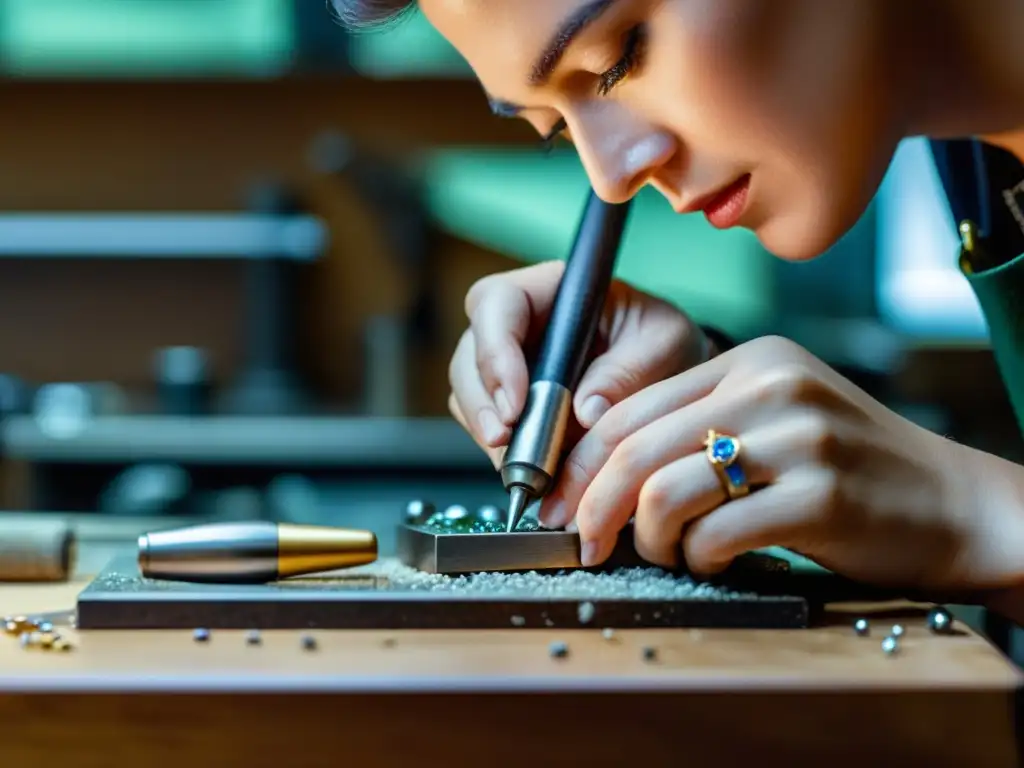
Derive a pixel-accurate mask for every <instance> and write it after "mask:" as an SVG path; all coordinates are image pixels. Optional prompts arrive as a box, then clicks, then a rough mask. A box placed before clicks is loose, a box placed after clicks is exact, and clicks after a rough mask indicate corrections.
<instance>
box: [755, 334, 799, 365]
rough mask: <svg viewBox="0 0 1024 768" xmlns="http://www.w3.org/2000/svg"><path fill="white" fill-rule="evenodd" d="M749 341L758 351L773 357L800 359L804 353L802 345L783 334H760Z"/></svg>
mask: <svg viewBox="0 0 1024 768" xmlns="http://www.w3.org/2000/svg"><path fill="white" fill-rule="evenodd" d="M750 343H751V345H752V346H753V348H754V349H756V350H757V351H758V352H759V353H764V354H765V355H770V356H771V357H775V358H780V357H781V358H783V359H794V360H801V359H803V357H804V355H805V354H806V353H805V352H804V349H803V347H801V346H800V345H799V344H797V343H796V342H794V341H791V340H790V339H787V338H786V337H785V336H762V337H761V338H759V339H755V340H754V341H752V342H750Z"/></svg>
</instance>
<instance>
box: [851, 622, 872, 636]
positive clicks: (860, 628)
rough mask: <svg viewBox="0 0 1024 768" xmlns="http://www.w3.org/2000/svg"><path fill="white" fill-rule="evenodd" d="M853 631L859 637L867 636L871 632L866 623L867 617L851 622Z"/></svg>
mask: <svg viewBox="0 0 1024 768" xmlns="http://www.w3.org/2000/svg"><path fill="white" fill-rule="evenodd" d="M853 631H854V632H856V633H857V634H858V635H860V636H861V637H867V636H868V635H869V634H871V625H870V624H868V620H867V619H857V620H856V621H855V622H853Z"/></svg>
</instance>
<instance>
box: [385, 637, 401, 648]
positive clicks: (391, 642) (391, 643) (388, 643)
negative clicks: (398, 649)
mask: <svg viewBox="0 0 1024 768" xmlns="http://www.w3.org/2000/svg"><path fill="white" fill-rule="evenodd" d="M396 645H398V641H397V640H395V638H393V637H386V638H384V647H385V648H394V647H395V646H396Z"/></svg>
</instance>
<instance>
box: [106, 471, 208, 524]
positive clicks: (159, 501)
mask: <svg viewBox="0 0 1024 768" xmlns="http://www.w3.org/2000/svg"><path fill="white" fill-rule="evenodd" d="M191 490H192V480H191V478H190V477H189V474H188V472H187V471H186V470H185V469H184V468H183V467H181V466H179V465H177V464H155V463H153V464H150V463H145V464H138V465H136V466H133V467H129V468H128V469H126V470H125V471H124V472H121V473H120V474H119V475H117V477H115V478H114V479H113V481H111V483H110V484H109V485H108V486H107V488H106V489H105V490H104V491H103V492H102V494H101V495H100V500H99V509H100V510H101V511H102V512H104V513H106V514H111V515H119V516H121V517H151V516H152V517H156V516H159V515H176V514H183V513H185V512H188V511H189V500H190V499H189V497H190V493H191Z"/></svg>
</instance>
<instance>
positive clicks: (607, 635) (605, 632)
mask: <svg viewBox="0 0 1024 768" xmlns="http://www.w3.org/2000/svg"><path fill="white" fill-rule="evenodd" d="M601 637H603V638H604V639H605V640H614V639H615V630H614V629H612V628H611V627H605V628H604V629H602V630H601Z"/></svg>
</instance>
